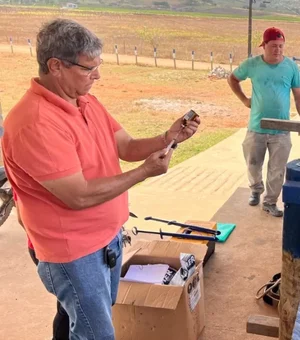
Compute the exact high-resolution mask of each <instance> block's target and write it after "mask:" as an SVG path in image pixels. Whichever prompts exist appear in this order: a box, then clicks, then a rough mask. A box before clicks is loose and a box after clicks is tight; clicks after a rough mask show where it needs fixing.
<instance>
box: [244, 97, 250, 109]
mask: <svg viewBox="0 0 300 340" xmlns="http://www.w3.org/2000/svg"><path fill="white" fill-rule="evenodd" d="M243 104H244V105H245V106H246V107H248V108H249V109H251V98H247V97H246V98H245V99H244V100H243Z"/></svg>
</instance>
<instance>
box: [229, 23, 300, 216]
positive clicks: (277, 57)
mask: <svg viewBox="0 0 300 340" xmlns="http://www.w3.org/2000/svg"><path fill="white" fill-rule="evenodd" d="M284 43H285V37H284V34H283V32H282V31H281V30H280V29H278V28H275V27H271V28H268V29H267V30H266V31H265V32H264V35H263V42H262V44H261V45H260V46H262V47H263V49H264V51H263V54H262V55H260V56H257V57H254V58H249V59H247V60H245V61H244V62H243V63H242V64H241V65H240V66H239V67H238V68H237V69H235V70H234V72H233V73H232V74H231V75H230V77H229V78H228V83H229V86H230V87H231V89H232V91H233V92H234V93H235V95H236V96H237V97H238V98H239V99H240V100H241V102H242V103H243V104H244V105H245V106H246V107H249V108H251V113H250V120H249V125H248V131H247V135H246V138H245V140H244V142H243V151H244V157H245V160H246V163H247V167H248V179H249V182H250V189H251V196H250V198H249V204H250V205H252V206H255V205H258V204H259V202H260V195H261V194H262V193H263V192H264V190H265V187H264V183H263V179H262V167H263V163H264V159H265V154H266V151H267V150H268V152H269V163H268V173H267V180H266V195H265V197H264V201H263V210H265V211H267V212H268V213H270V214H271V215H273V216H276V217H281V216H282V215H283V212H282V211H281V210H279V209H278V207H277V205H276V203H277V200H278V197H279V195H280V192H281V188H282V184H283V181H284V173H285V166H286V163H287V161H288V157H289V154H290V149H291V146H292V144H291V138H290V134H289V133H287V132H284V131H279V130H267V129H262V128H261V127H260V121H261V119H262V118H276V119H286V120H288V119H290V92H291V90H292V91H293V94H294V98H295V103H296V108H297V111H298V113H299V114H300V76H299V69H298V66H297V65H296V63H295V62H294V61H292V60H290V59H289V58H287V57H284V56H283V48H284ZM247 78H250V79H251V82H252V97H251V98H248V97H246V95H245V94H244V92H243V91H242V88H241V86H240V82H241V81H243V80H245V79H247Z"/></svg>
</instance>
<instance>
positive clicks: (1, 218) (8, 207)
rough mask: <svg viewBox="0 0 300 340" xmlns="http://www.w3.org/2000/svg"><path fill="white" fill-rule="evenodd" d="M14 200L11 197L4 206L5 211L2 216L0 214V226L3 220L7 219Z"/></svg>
mask: <svg viewBox="0 0 300 340" xmlns="http://www.w3.org/2000/svg"><path fill="white" fill-rule="evenodd" d="M14 205H15V202H14V200H13V199H11V200H10V201H9V202H8V203H7V206H6V207H5V212H4V214H3V215H2V216H0V227H1V226H2V224H4V222H5V221H6V220H7V219H8V217H9V215H10V213H11V211H12V208H13V207H14Z"/></svg>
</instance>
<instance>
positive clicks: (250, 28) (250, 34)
mask: <svg viewBox="0 0 300 340" xmlns="http://www.w3.org/2000/svg"><path fill="white" fill-rule="evenodd" d="M252 4H253V0H249V17H248V58H250V57H251V56H252Z"/></svg>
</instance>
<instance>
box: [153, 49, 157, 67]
mask: <svg viewBox="0 0 300 340" xmlns="http://www.w3.org/2000/svg"><path fill="white" fill-rule="evenodd" d="M153 54H154V62H155V67H157V60H156V55H157V54H156V47H154V52H153Z"/></svg>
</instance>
